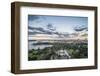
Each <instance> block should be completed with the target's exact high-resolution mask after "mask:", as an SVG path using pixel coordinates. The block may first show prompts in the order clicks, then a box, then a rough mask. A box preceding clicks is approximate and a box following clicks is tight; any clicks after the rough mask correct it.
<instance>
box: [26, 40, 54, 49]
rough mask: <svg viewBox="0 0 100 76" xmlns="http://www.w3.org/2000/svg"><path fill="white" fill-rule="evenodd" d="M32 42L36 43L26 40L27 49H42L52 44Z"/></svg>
mask: <svg viewBox="0 0 100 76" xmlns="http://www.w3.org/2000/svg"><path fill="white" fill-rule="evenodd" d="M34 43H37V42H36V41H29V42H28V49H29V50H32V49H38V48H39V49H44V48H45V47H52V46H53V45H50V44H49V45H47V44H42V45H34Z"/></svg>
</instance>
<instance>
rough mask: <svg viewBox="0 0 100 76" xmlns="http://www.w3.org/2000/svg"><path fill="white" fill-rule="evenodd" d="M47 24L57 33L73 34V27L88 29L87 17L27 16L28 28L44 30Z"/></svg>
mask: <svg viewBox="0 0 100 76" xmlns="http://www.w3.org/2000/svg"><path fill="white" fill-rule="evenodd" d="M48 24H51V25H52V26H53V27H54V28H56V31H58V32H68V33H74V32H75V30H74V28H75V27H88V17H75V16H46V15H28V26H31V27H42V28H44V29H46V28H47V25H48Z"/></svg>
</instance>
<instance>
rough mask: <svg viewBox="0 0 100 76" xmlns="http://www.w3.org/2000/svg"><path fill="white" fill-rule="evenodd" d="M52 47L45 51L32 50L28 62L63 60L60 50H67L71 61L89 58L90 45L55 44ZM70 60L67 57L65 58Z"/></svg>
mask: <svg viewBox="0 0 100 76" xmlns="http://www.w3.org/2000/svg"><path fill="white" fill-rule="evenodd" d="M52 45H53V46H52V47H46V48H44V49H39V48H38V49H32V50H29V52H28V60H53V59H62V58H63V57H61V56H62V55H59V54H58V52H59V51H60V50H66V52H67V53H68V54H69V55H70V59H78V58H88V45H87V43H53V44H52ZM64 58H66V59H69V58H67V57H64Z"/></svg>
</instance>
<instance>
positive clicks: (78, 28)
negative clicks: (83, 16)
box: [74, 26, 88, 31]
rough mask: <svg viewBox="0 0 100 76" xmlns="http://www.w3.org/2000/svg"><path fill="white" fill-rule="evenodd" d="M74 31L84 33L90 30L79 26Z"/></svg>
mask: <svg viewBox="0 0 100 76" xmlns="http://www.w3.org/2000/svg"><path fill="white" fill-rule="evenodd" d="M74 30H75V31H83V30H86V31H88V28H87V27H85V26H79V27H75V28H74Z"/></svg>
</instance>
